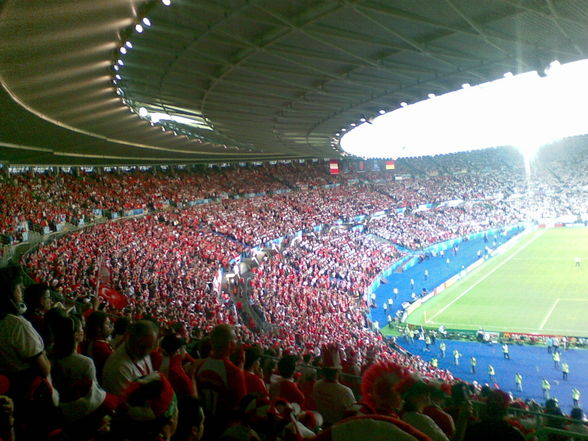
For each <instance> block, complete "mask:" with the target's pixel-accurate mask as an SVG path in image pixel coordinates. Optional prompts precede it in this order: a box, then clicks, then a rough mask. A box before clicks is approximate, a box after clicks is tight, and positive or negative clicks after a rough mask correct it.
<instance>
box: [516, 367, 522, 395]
mask: <svg viewBox="0 0 588 441" xmlns="http://www.w3.org/2000/svg"><path fill="white" fill-rule="evenodd" d="M515 384H516V385H517V392H522V391H523V376H522V375H521V374H520V373H519V372H517V373H516V374H515Z"/></svg>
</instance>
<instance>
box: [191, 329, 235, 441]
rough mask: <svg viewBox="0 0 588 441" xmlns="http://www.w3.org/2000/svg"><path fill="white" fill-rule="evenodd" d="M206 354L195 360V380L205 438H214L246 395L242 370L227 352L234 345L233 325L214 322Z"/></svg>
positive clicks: (225, 425)
mask: <svg viewBox="0 0 588 441" xmlns="http://www.w3.org/2000/svg"><path fill="white" fill-rule="evenodd" d="M210 344H211V346H212V350H211V353H210V355H209V357H207V358H205V359H204V360H199V361H197V362H196V364H195V374H196V382H197V384H198V388H199V392H200V395H201V397H202V403H203V406H204V412H205V415H206V420H207V424H206V429H205V439H207V440H212V439H216V438H217V437H218V436H219V435H220V433H221V432H222V430H224V428H226V427H227V425H228V424H229V422H231V421H232V420H233V419H234V417H235V413H236V411H237V408H238V407H239V404H240V402H241V399H242V398H243V397H244V396H245V390H246V387H245V380H244V377H243V371H242V370H241V369H239V368H238V367H237V366H235V365H234V364H233V363H232V362H231V361H230V360H229V356H230V354H231V352H232V351H233V350H234V349H235V347H236V337H235V332H234V331H233V328H232V326H230V325H227V324H222V325H217V326H215V327H214V329H213V330H212V332H211V334H210Z"/></svg>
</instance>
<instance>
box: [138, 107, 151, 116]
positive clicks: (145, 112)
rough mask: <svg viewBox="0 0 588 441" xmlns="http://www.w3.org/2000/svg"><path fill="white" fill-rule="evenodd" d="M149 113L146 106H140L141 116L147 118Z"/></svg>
mask: <svg viewBox="0 0 588 441" xmlns="http://www.w3.org/2000/svg"><path fill="white" fill-rule="evenodd" d="M148 115H149V112H148V111H147V109H146V108H145V107H140V108H139V116H140V117H141V118H145V117H146V116H148Z"/></svg>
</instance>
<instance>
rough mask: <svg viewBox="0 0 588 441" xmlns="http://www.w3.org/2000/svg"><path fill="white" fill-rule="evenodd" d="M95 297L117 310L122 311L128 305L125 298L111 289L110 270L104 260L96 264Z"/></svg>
mask: <svg viewBox="0 0 588 441" xmlns="http://www.w3.org/2000/svg"><path fill="white" fill-rule="evenodd" d="M96 295H97V297H99V298H101V299H104V300H105V301H106V302H108V304H109V305H110V306H112V307H113V308H115V309H117V310H122V309H124V308H125V307H126V306H127V304H128V299H127V297H126V296H124V295H123V294H121V293H120V292H119V291H117V290H116V289H114V288H113V287H112V277H111V275H110V268H108V265H107V264H106V262H105V261H104V259H100V261H99V264H98V273H97V275H96Z"/></svg>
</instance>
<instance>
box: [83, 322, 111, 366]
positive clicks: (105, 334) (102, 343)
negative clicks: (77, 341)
mask: <svg viewBox="0 0 588 441" xmlns="http://www.w3.org/2000/svg"><path fill="white" fill-rule="evenodd" d="M111 332H112V324H111V322H110V318H109V317H108V315H107V314H106V313H105V312H103V311H94V312H93V313H92V314H90V316H89V317H88V320H87V322H86V343H85V352H86V355H88V356H89V357H90V358H91V359H92V360H94V365H95V366H96V376H97V377H98V378H102V371H103V369H104V365H105V364H106V360H107V359H108V357H110V355H111V354H112V352H113V349H112V346H111V345H110V342H109V339H110V333H111Z"/></svg>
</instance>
